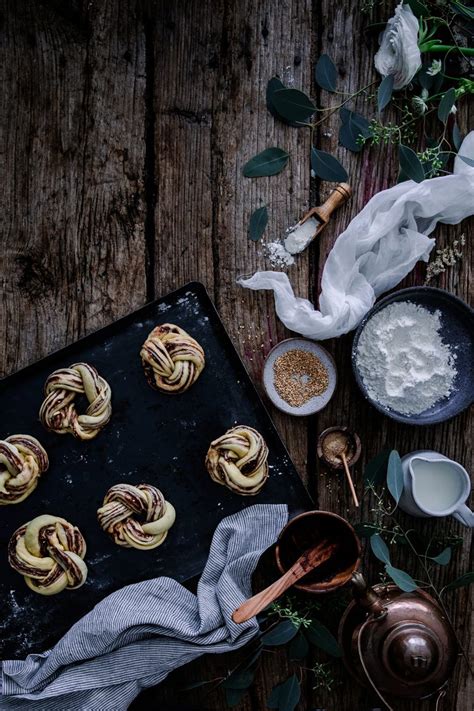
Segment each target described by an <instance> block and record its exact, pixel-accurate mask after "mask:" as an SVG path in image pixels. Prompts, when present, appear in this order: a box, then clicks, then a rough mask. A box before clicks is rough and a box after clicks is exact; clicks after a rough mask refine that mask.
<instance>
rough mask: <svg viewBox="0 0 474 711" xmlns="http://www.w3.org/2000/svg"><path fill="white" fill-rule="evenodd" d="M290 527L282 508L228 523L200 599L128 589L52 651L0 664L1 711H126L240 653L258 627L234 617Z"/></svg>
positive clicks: (259, 508)
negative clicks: (220, 657)
mask: <svg viewBox="0 0 474 711" xmlns="http://www.w3.org/2000/svg"><path fill="white" fill-rule="evenodd" d="M287 518H288V511H287V507H286V506H284V505H278V506H275V505H256V506H251V507H249V508H247V509H245V510H243V511H240V512H239V513H236V514H234V515H233V516H229V517H227V518H225V519H223V520H222V521H221V522H220V524H219V526H218V527H217V529H216V531H215V533H214V537H213V540H212V544H211V549H210V553H209V558H208V561H207V563H206V567H205V569H204V572H203V574H202V576H201V579H200V581H199V584H198V588H197V595H194V594H193V593H191V592H190V591H189V590H187V589H186V588H184V587H183V586H182V585H180V584H179V583H177V582H176V581H175V580H172V579H171V578H156V579H154V580H147V581H145V582H143V583H137V584H135V585H129V586H127V587H125V588H123V589H122V590H118V591H117V592H115V593H113V594H112V595H109V596H108V597H107V598H105V600H102V602H100V603H99V604H98V605H96V607H95V608H94V609H93V610H92V612H90V613H89V614H88V615H86V616H85V617H83V618H82V619H81V620H79V622H77V623H76V624H75V625H74V626H73V627H72V628H71V629H70V631H69V632H68V633H67V634H66V635H64V637H63V638H62V639H61V640H60V641H59V642H58V643H57V644H56V646H55V647H53V649H51V650H49V651H48V652H44V653H43V654H30V655H29V657H28V658H27V659H26V660H24V661H4V662H3V663H2V688H1V691H2V696H0V709H24V708H25V707H26V708H31V709H37V710H39V709H41V711H79V710H84V711H85V710H87V711H106V710H107V711H118V710H120V709H126V708H127V707H128V705H129V704H130V703H131V701H132V700H133V699H134V698H135V696H136V695H137V694H138V693H139V692H140V691H141V690H142V689H145V688H147V687H149V686H153V685H155V684H159V683H160V682H161V681H163V679H165V677H166V676H167V675H168V674H169V672H171V671H172V670H173V669H176V668H177V667H179V666H181V665H183V664H187V663H188V662H190V661H191V660H193V659H195V658H196V657H198V656H200V655H201V654H205V653H212V654H217V653H219V652H227V651H229V650H231V649H236V648H237V647H241V646H242V645H244V644H245V643H246V642H248V641H249V639H251V638H252V637H253V636H254V635H255V634H256V633H257V631H258V623H257V621H256V619H255V618H254V619H252V620H249V621H248V622H246V623H244V624H242V625H236V624H235V623H234V622H232V619H231V614H232V612H233V610H234V609H235V608H236V607H238V606H239V605H240V604H241V603H242V602H243V601H244V600H245V599H246V598H248V597H249V596H250V594H251V577H252V573H253V571H254V569H255V567H256V565H257V562H258V559H259V558H260V556H261V554H262V553H263V551H264V550H265V549H266V548H268V547H269V546H270V545H271V544H272V543H274V541H275V540H276V538H277V536H278V533H279V532H280V530H281V529H282V528H283V526H284V525H285V523H286V521H287ZM138 555H139V554H138Z"/></svg>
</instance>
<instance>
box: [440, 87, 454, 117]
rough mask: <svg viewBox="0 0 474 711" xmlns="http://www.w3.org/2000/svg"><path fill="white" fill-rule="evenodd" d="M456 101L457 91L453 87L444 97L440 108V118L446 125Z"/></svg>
mask: <svg viewBox="0 0 474 711" xmlns="http://www.w3.org/2000/svg"><path fill="white" fill-rule="evenodd" d="M455 101H456V91H455V89H453V87H451V89H448V91H447V92H446V93H445V94H444V95H443V97H442V99H441V101H440V102H439V106H438V118H439V120H440V121H442V122H443V123H446V121H447V120H448V116H449V112H450V111H451V109H452V108H453V106H454V102H455Z"/></svg>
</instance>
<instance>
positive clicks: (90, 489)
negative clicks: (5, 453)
mask: <svg viewBox="0 0 474 711" xmlns="http://www.w3.org/2000/svg"><path fill="white" fill-rule="evenodd" d="M165 322H171V323H176V324H178V325H180V326H182V327H183V328H184V329H185V330H186V331H188V332H189V333H190V334H191V335H192V336H195V337H196V338H197V339H198V341H199V342H200V343H201V345H202V346H203V348H204V351H205V353H206V367H205V369H204V371H203V373H202V374H201V377H200V378H199V379H198V381H197V382H196V383H195V384H194V385H193V387H192V388H190V389H189V390H188V391H187V392H186V393H184V394H182V395H175V396H172V395H166V394H163V393H159V392H157V391H155V390H153V389H152V388H150V387H149V386H148V384H147V382H146V379H145V376H144V372H143V369H142V366H141V362H140V358H139V352H140V347H141V345H142V343H143V341H144V340H145V338H146V336H147V335H148V333H149V332H150V331H151V329H152V328H153V327H154V326H155V325H156V324H158V323H165ZM78 361H84V362H87V363H91V364H92V365H94V366H95V367H96V368H97V370H98V371H99V373H100V374H101V375H102V376H103V377H104V378H105V379H106V380H107V381H108V382H109V383H110V386H111V388H112V408H113V412H112V419H111V421H110V423H109V424H108V425H107V427H106V428H105V429H104V430H102V432H100V434H99V435H98V436H97V437H96V439H94V440H91V441H89V442H82V441H80V440H77V439H75V438H74V437H73V436H72V435H57V434H54V433H49V432H46V431H45V429H44V428H43V427H42V425H41V423H40V422H39V420H38V411H39V408H40V405H41V402H42V396H43V386H44V382H45V380H46V378H47V376H48V375H49V374H50V373H51V372H52V371H53V370H55V369H56V368H59V367H62V366H68V365H71V364H72V363H75V362H78ZM0 411H1V413H2V426H1V430H0V437H2V438H4V437H6V436H8V435H11V434H19V433H22V434H31V435H33V436H35V437H37V438H38V439H39V440H40V442H41V443H42V444H43V445H44V447H45V449H46V451H47V452H48V455H49V458H50V469H49V471H48V472H46V474H44V475H43V477H42V478H41V480H40V483H39V485H38V487H37V489H36V490H35V491H34V492H33V493H32V494H31V495H30V496H29V497H28V498H27V499H26V500H25V501H23V502H22V503H20V504H17V505H10V506H2V507H0V571H1V572H0V640H1V656H2V657H3V658H10V657H21V656H23V655H25V654H26V653H29V652H32V651H35V652H40V651H42V650H43V649H46V648H47V647H49V646H50V645H52V644H53V643H54V642H55V641H57V640H58V639H59V637H60V636H61V635H62V634H64V633H65V632H66V631H67V629H68V628H69V627H70V626H71V625H72V623H74V622H75V621H76V620H78V619H79V618H80V617H81V616H82V615H83V614H84V613H86V612H88V611H89V610H90V609H92V607H93V606H94V605H95V604H96V603H97V602H98V601H99V600H101V599H102V598H103V597H105V595H107V594H108V593H111V592H112V591H114V590H117V589H118V588H121V587H123V586H124V585H127V584H129V583H135V582H138V581H140V580H145V579H147V578H153V577H156V576H159V575H167V576H171V577H173V578H176V579H178V580H180V581H185V580H188V579H189V578H192V577H193V576H195V575H196V574H198V573H200V572H201V571H202V569H203V567H204V563H205V561H206V558H207V553H208V549H209V544H210V542H211V537H212V534H213V532H214V530H215V528H216V526H217V524H218V523H219V521H220V520H221V519H222V518H223V517H224V516H227V515H228V514H231V513H234V512H236V511H239V510H240V509H242V508H244V507H247V506H251V505H253V504H256V503H287V504H288V505H289V507H290V510H291V511H299V510H302V509H305V508H307V507H308V506H310V505H311V502H310V499H309V497H308V494H307V493H306V490H305V489H304V487H303V485H302V483H301V481H300V479H299V477H298V475H297V473H296V471H295V469H294V466H293V464H292V462H291V460H290V458H289V456H288V453H287V451H286V449H285V447H284V445H283V443H282V442H281V440H280V438H279V436H278V434H277V432H276V430H275V428H274V426H273V424H272V421H271V419H270V417H269V415H268V413H267V412H266V410H265V408H264V406H263V405H262V402H261V400H260V398H259V397H258V394H257V392H256V390H255V388H254V387H253V385H252V383H251V381H250V378H249V376H248V374H247V372H246V370H245V368H244V366H243V364H242V362H241V360H240V358H239V356H238V354H237V352H236V350H235V349H234V347H233V345H232V342H231V340H230V338H229V336H228V335H227V333H226V331H225V329H224V327H223V325H222V322H221V320H220V318H219V316H218V314H217V312H216V310H215V308H214V306H213V304H212V302H211V300H210V299H209V296H208V295H207V293H206V290H205V288H204V286H203V285H202V284H199V283H197V282H193V283H190V284H188V285H186V286H184V287H182V288H181V289H179V290H178V291H175V292H173V293H172V294H169V295H168V296H165V297H164V298H162V299H159V300H158V301H156V302H153V303H151V304H148V305H147V306H144V307H143V308H141V309H139V310H138V311H136V312H135V313H133V314H131V315H129V316H126V317H125V318H122V319H120V320H119V321H117V322H115V323H113V324H111V325H110V326H107V327H106V328H103V329H102V330H100V331H98V332H97V333H93V334H91V335H90V336H87V337H86V338H83V339H82V340H80V341H78V342H77V343H74V344H73V345H71V346H68V347H67V348H64V349H63V350H61V351H59V352H57V353H54V354H52V355H50V356H48V357H46V358H44V359H43V360H41V361H39V362H38V363H35V364H33V365H30V366H29V367H27V368H25V369H24V370H21V371H19V372H17V373H14V374H13V375H11V376H9V377H7V378H5V379H4V380H3V381H2V382H1V383H0ZM235 424H248V425H251V426H252V427H255V428H256V429H257V430H259V432H261V433H262V435H263V437H264V438H265V440H266V442H267V444H268V447H269V452H270V454H269V465H270V477H269V479H268V481H267V483H266V485H265V487H264V488H263V490H262V491H261V493H260V494H258V495H257V496H251V497H242V496H239V495H237V494H234V493H232V492H230V491H229V490H227V489H226V488H224V487H223V486H219V485H218V484H215V483H213V482H212V480H211V479H210V477H209V475H208V474H207V472H206V469H205V467H204V458H205V454H206V451H207V448H208V446H209V443H210V442H211V440H213V439H215V438H216V437H218V436H219V435H221V434H223V433H224V432H225V430H226V429H227V428H229V427H231V426H233V425H235ZM123 481H126V482H130V483H137V484H138V483H140V482H147V483H150V484H155V485H156V486H158V487H159V488H160V489H162V491H163V493H164V494H165V496H166V498H168V499H169V500H170V501H171V502H172V503H173V504H174V506H175V508H176V511H177V519H176V523H175V525H174V527H173V528H172V529H171V531H170V534H169V536H168V538H167V540H166V541H165V543H164V544H163V545H162V546H160V547H159V548H156V549H155V550H153V551H146V552H143V551H136V550H132V549H126V548H121V547H119V546H116V545H115V544H114V543H112V541H111V540H110V539H109V538H108V536H107V535H106V534H105V533H104V532H103V531H102V530H101V529H100V527H99V525H98V523H97V518H96V510H97V508H98V507H99V506H100V505H101V503H102V499H103V497H104V494H105V492H106V491H107V489H108V488H109V487H110V486H112V485H113V484H116V483H118V482H123ZM43 513H50V514H56V515H58V516H62V517H63V518H65V519H67V520H68V521H70V522H71V523H73V524H75V525H76V526H78V527H79V529H80V530H81V531H82V533H83V535H84V537H85V539H86V542H87V546H88V550H87V555H86V562H87V565H88V569H89V575H88V578H87V581H86V583H85V585H84V586H83V587H82V588H79V589H78V590H74V591H64V592H62V593H60V594H58V595H55V596H51V597H44V596H41V595H38V594H36V593H33V592H32V591H30V590H29V589H28V588H27V586H26V584H25V582H24V580H23V578H22V576H21V575H19V574H18V573H16V572H14V571H13V570H12V569H11V568H10V566H9V565H8V562H7V543H8V540H9V538H10V536H11V534H12V533H13V531H14V530H15V529H16V528H17V527H18V526H20V525H22V524H24V523H26V522H27V521H29V520H30V519H32V518H33V517H34V516H38V515H40V514H43Z"/></svg>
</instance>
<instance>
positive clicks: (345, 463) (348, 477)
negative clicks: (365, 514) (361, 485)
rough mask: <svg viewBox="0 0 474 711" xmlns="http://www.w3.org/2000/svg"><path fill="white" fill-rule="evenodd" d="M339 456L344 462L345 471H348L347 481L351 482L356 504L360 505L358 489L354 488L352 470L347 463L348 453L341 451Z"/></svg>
mask: <svg viewBox="0 0 474 711" xmlns="http://www.w3.org/2000/svg"><path fill="white" fill-rule="evenodd" d="M339 457H340V458H341V459H342V463H343V464H344V471H345V472H346V477H347V481H348V482H349V488H350V490H351V494H352V498H353V499H354V504H355V505H356V506H359V499H358V498H357V494H356V490H355V488H354V482H353V481H352V477H351V472H350V470H349V465H348V463H347V457H346V453H345V452H344V451H343V452H341V453H340V455H339Z"/></svg>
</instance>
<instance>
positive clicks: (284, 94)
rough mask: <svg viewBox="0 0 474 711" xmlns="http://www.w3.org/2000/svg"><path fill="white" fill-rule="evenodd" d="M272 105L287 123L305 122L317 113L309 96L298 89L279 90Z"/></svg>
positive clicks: (273, 97)
mask: <svg viewBox="0 0 474 711" xmlns="http://www.w3.org/2000/svg"><path fill="white" fill-rule="evenodd" d="M272 103H273V106H274V107H275V111H276V112H277V114H279V116H283V118H285V119H286V120H287V121H299V122H304V121H306V120H307V119H309V117H310V116H312V115H313V114H314V112H315V111H316V106H315V105H314V103H313V102H312V100H311V99H310V98H309V96H306V94H305V93H304V92H303V91H299V90H298V89H277V90H276V91H274V92H273V94H272Z"/></svg>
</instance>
